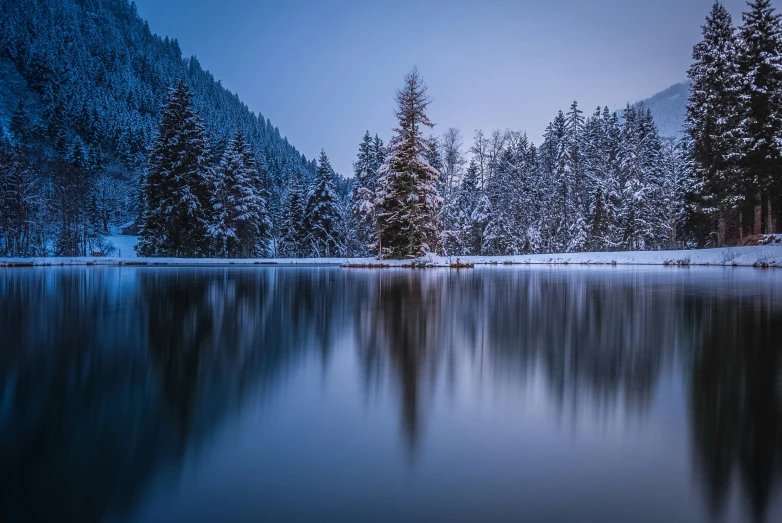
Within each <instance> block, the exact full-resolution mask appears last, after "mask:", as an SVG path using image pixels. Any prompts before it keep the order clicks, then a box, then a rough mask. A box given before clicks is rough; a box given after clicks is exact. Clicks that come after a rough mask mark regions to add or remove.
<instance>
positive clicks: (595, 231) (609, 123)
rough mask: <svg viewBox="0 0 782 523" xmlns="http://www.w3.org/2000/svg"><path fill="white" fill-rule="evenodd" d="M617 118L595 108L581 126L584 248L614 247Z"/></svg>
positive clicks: (616, 185)
mask: <svg viewBox="0 0 782 523" xmlns="http://www.w3.org/2000/svg"><path fill="white" fill-rule="evenodd" d="M620 133H621V130H620V127H619V118H618V116H617V114H616V113H611V112H610V111H609V110H608V107H605V108H604V109H601V108H600V107H598V108H597V110H596V111H595V113H594V115H593V116H592V117H591V118H590V119H589V121H588V122H587V123H586V126H585V150H584V171H585V180H584V181H585V183H586V185H587V190H586V194H587V205H586V207H587V222H588V231H589V240H588V245H587V249H589V250H591V251H603V250H608V249H612V248H615V247H616V246H617V241H616V230H617V220H618V218H617V217H618V208H619V201H620V195H619V187H618V177H619V163H618V157H619V142H620Z"/></svg>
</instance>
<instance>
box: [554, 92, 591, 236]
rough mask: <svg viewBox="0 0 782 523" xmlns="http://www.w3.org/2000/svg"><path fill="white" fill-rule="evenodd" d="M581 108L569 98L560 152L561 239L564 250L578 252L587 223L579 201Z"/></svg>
mask: <svg viewBox="0 0 782 523" xmlns="http://www.w3.org/2000/svg"><path fill="white" fill-rule="evenodd" d="M583 114H584V112H583V111H582V110H581V109H579V108H578V102H575V101H574V102H573V103H572V104H571V106H570V110H569V111H568V113H567V116H566V121H567V123H566V127H565V129H566V130H565V139H564V141H563V146H562V148H561V154H562V155H563V156H564V158H563V161H562V167H563V170H562V174H561V176H562V179H561V182H560V183H562V184H563V187H562V190H563V192H564V198H565V208H564V210H565V214H564V219H565V221H566V227H567V234H566V236H565V238H563V240H564V245H565V250H566V252H578V251H582V250H583V249H584V246H585V245H586V242H587V225H586V219H585V217H584V204H583V194H582V191H583V183H582V182H583V176H584V173H583V169H582V167H583V166H582V163H583V161H582V160H583V159H582V154H583V149H584V116H583Z"/></svg>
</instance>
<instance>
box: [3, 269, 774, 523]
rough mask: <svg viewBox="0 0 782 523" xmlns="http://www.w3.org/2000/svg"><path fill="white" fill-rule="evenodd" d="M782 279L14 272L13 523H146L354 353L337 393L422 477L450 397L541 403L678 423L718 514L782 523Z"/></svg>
mask: <svg viewBox="0 0 782 523" xmlns="http://www.w3.org/2000/svg"><path fill="white" fill-rule="evenodd" d="M781 279H782V278H781V277H780V276H779V275H778V274H777V273H761V272H754V271H749V270H735V271H730V270H726V271H723V270H715V271H710V270H702V271H696V270H692V271H686V270H666V271H663V270H641V271H628V270H616V269H592V270H585V269H577V268H559V269H501V268H497V269H492V270H476V271H468V272H464V271H462V272H456V271H390V270H389V271H363V270H351V271H348V270H340V269H325V268H306V269H294V268H263V269H242V268H208V269H206V268H203V269H198V268H178V269H170V268H159V269H155V268H105V269H104V268H88V269H79V268H75V269H67V268H64V269H44V270H7V271H3V272H2V273H0V300H2V301H1V305H2V307H1V308H0V339H2V340H3V350H2V351H0V465H2V468H3V471H4V472H5V474H3V475H2V479H0V519H2V520H7V521H18V520H26V521H52V520H63V521H82V522H89V521H102V520H106V519H110V518H120V519H122V518H125V517H130V516H131V515H132V514H134V513H135V511H136V510H137V507H138V506H139V505H140V504H142V503H143V500H144V498H145V497H147V496H148V495H149V493H150V489H153V488H155V487H153V485H155V484H158V483H160V481H161V478H165V477H177V476H178V475H179V474H181V471H182V469H183V465H184V463H186V462H187V461H188V460H195V461H198V460H199V459H201V458H203V457H206V455H208V454H209V453H210V452H212V451H211V450H210V449H211V447H210V444H211V442H212V441H213V439H214V434H215V433H217V432H218V431H219V429H220V427H221V426H223V425H225V423H226V420H228V419H231V418H234V417H242V416H243V414H242V412H243V410H242V409H243V406H244V405H246V404H247V403H248V400H250V399H252V400H257V399H258V398H267V399H268V401H271V402H274V401H275V397H274V394H275V391H276V390H277V389H278V388H279V387H280V386H281V385H282V384H287V385H291V384H292V385H293V386H294V387H296V386H299V385H301V386H302V387H303V386H306V384H305V383H301V384H300V383H299V382H298V381H297V380H300V379H301V378H300V377H299V375H298V374H297V373H296V370H297V369H298V368H300V367H302V366H304V365H305V362H306V361H310V360H312V359H313V358H314V359H315V361H317V362H318V364H319V365H320V366H321V367H322V368H323V369H324V371H323V376H324V379H328V378H327V377H328V376H329V375H330V374H328V372H327V369H329V368H331V367H333V366H344V365H345V363H344V359H340V358H338V357H337V356H338V355H339V354H342V353H346V352H347V353H350V354H353V355H354V356H355V359H356V361H357V363H358V370H359V372H358V375H356V376H348V377H347V378H346V377H345V369H341V370H342V371H343V372H342V374H341V375H342V378H341V379H353V380H356V381H358V382H359V383H360V384H361V386H360V389H359V390H362V391H363V393H364V394H365V395H367V397H369V396H372V395H379V396H383V397H385V395H388V397H389V398H392V403H393V404H394V405H396V407H395V408H396V413H397V416H398V421H396V423H397V425H398V427H399V428H400V431H401V441H402V442H403V444H404V447H405V448H406V449H407V453H408V455H409V457H410V459H411V460H412V462H413V463H415V462H416V461H419V460H424V461H425V459H426V454H425V453H426V448H425V447H424V446H423V445H422V442H423V441H425V440H426V438H427V432H428V431H429V430H430V429H434V426H433V425H435V424H437V423H438V421H437V420H438V419H439V418H438V416H437V412H438V405H439V404H440V403H438V399H442V397H444V396H447V397H451V398H456V399H454V400H452V401H455V402H457V403H458V402H459V401H464V400H460V399H459V398H463V397H464V396H465V395H467V396H468V397H470V396H474V395H476V394H481V391H482V390H488V391H492V390H500V389H501V390H508V389H509V388H510V389H514V388H515V389H514V390H516V389H517V394H525V390H526V389H528V388H529V387H530V386H531V385H530V384H532V383H541V384H542V386H543V390H544V399H543V401H544V405H545V408H546V409H547V410H548V411H550V412H552V413H555V415H556V417H558V418H559V419H560V420H564V421H565V422H566V426H573V425H578V424H580V423H581V424H585V425H586V426H587V427H588V428H587V429H586V430H592V429H591V427H594V426H595V425H594V424H595V423H598V424H599V423H600V422H601V421H600V420H605V419H607V418H610V417H612V416H614V417H616V416H617V415H620V419H623V420H625V421H624V422H623V423H627V424H629V423H630V421H629V420H630V419H646V420H649V421H648V422H649V423H655V424H657V423H659V418H654V417H653V416H652V414H651V413H652V411H654V410H655V409H657V410H663V411H666V412H667V411H671V412H672V414H670V416H671V417H673V416H675V412H676V405H678V404H681V406H682V409H684V410H683V412H685V413H686V418H687V420H688V423H689V427H688V426H687V425H683V428H679V427H678V426H676V425H675V424H673V425H672V426H670V427H664V428H665V429H667V430H670V431H672V432H674V433H677V431H681V432H682V433H681V434H680V435H678V436H680V437H678V439H680V440H682V441H689V442H690V445H691V451H690V456H691V460H692V471H693V475H694V477H695V478H697V483H698V484H699V485H700V490H701V492H702V493H703V498H704V500H705V503H704V505H705V507H706V511H705V513H706V514H708V515H709V516H710V517H713V518H718V517H722V516H725V517H728V518H730V517H733V516H735V514H734V513H732V512H731V510H730V507H729V501H728V500H729V499H730V496H731V493H732V488H733V487H734V486H735V485H738V486H739V489H740V493H741V497H742V499H743V504H744V506H745V509H744V511H743V512H740V513H739V516H736V517H738V518H740V519H736V520H742V519H743V518H751V519H753V520H755V521H764V520H766V519H767V518H768V516H769V510H770V509H771V507H779V497H780V494H779V490H778V487H779V479H780V471H782V467H781V466H780V465H782V463H781V461H782V452H780V450H782V425H781V423H782V408H781V403H782V376H780V372H782V361H780V351H781V349H780V341H779V339H780V337H779V329H780V326H782V290H781V289H782V285H780V283H782V281H780V280H781ZM346 368H347V367H346ZM338 370H340V369H338ZM678 390H683V393H682V394H681V395H678V396H677V394H678V393H677V391H678ZM460 394H461V395H460ZM660 398H667V400H665V401H664V400H662V399H660ZM671 398H673V399H671ZM276 401H278V402H279V403H280V408H282V409H285V408H287V405H286V403H285V400H284V399H279V400H276ZM459 407H460V405H458V404H457V405H456V407H452V408H459ZM313 423H314V422H313ZM559 427H560V430H561V429H562V427H563V425H561V424H560V425H559ZM317 428H318V427H312V429H313V430H317ZM552 430H554V429H552ZM452 437H454V438H458V437H459V435H458V434H457V435H455V436H452ZM596 437H600V436H599V434H598V435H597V436H596ZM337 444H338V443H337ZM346 444H347V443H346ZM380 450H381V449H378V452H380ZM530 451H532V450H530ZM476 452H484V453H487V456H486V457H487V458H489V457H491V456H490V455H489V454H490V453H491V451H490V450H486V449H485V448H484V449H482V450H481V449H476ZM496 452H498V453H499V452H503V451H500V450H498V451H496ZM504 452H508V450H507V449H506V450H505V451H504ZM513 452H518V453H523V452H525V449H514V451H513ZM670 459H672V460H673V459H676V458H675V456H674V453H673V452H672V453H671V458H670ZM299 466H300V467H302V468H305V467H307V463H306V462H302V463H300V464H299ZM543 466H545V464H544V465H543ZM606 466H608V465H606ZM614 466H616V465H614ZM625 466H626V467H628V468H632V467H634V466H636V467H639V466H641V465H639V464H633V463H627V464H625ZM583 472H584V473H585V474H587V476H588V473H589V472H592V471H590V470H585V471H583ZM497 481H500V479H499V478H498V479H497ZM461 495H462V496H464V497H465V498H470V497H474V496H476V495H479V494H475V493H471V492H470V491H465V492H462V493H461ZM563 495H567V492H564V493H563ZM605 496H606V497H607V499H610V496H611V493H605ZM552 502H553V500H552ZM691 503H699V502H697V501H696V500H692V501H691ZM517 508H518V510H521V509H520V508H519V507H517ZM690 508H691V507H690ZM684 513H688V514H691V513H692V512H686V511H684V512H682V514H684ZM504 515H505V516H508V517H510V516H512V515H513V514H504ZM515 515H517V516H518V514H515ZM681 517H682V520H683V521H684V520H686V518H685V517H684V516H681ZM617 518H618V516H617ZM618 520H619V519H617V521H618Z"/></svg>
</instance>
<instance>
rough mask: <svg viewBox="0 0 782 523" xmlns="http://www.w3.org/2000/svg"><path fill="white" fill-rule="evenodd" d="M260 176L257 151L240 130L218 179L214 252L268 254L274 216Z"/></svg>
mask: <svg viewBox="0 0 782 523" xmlns="http://www.w3.org/2000/svg"><path fill="white" fill-rule="evenodd" d="M258 176H259V172H258V166H257V163H256V161H255V155H254V154H253V152H252V151H251V150H250V148H249V145H248V144H247V139H246V138H245V136H244V133H242V132H241V131H237V133H236V135H235V136H234V138H233V140H232V141H231V143H230V144H228V146H227V148H226V150H225V153H224V154H223V159H222V161H221V162H220V167H219V168H218V169H217V172H216V175H215V180H214V192H213V194H212V197H211V208H212V211H211V219H210V223H209V226H208V228H207V231H208V233H209V235H210V236H211V237H212V239H213V241H214V246H213V249H212V252H213V255H215V256H218V257H227V258H254V257H258V256H266V255H268V250H269V242H270V240H271V220H270V219H269V216H268V213H267V211H266V201H265V199H264V198H263V196H262V194H261V193H260V191H261V188H260V185H259V184H257V183H256V182H255V180H256V178H257V177H258Z"/></svg>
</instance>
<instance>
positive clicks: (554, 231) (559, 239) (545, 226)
mask: <svg viewBox="0 0 782 523" xmlns="http://www.w3.org/2000/svg"><path fill="white" fill-rule="evenodd" d="M566 131H567V121H566V119H565V114H564V113H563V112H562V111H559V113H557V116H556V118H555V119H554V121H553V122H552V123H551V124H549V125H548V126H547V127H546V132H545V133H544V135H543V146H542V147H541V151H540V153H541V154H540V156H541V158H540V169H541V172H540V180H539V184H538V190H539V194H540V196H541V200H542V201H541V208H542V211H541V216H540V222H539V223H540V230H541V236H542V237H543V239H544V244H543V246H542V248H543V250H544V251H546V252H562V251H563V250H564V248H565V242H564V241H563V238H564V237H565V235H566V234H567V231H566V223H565V222H564V216H565V202H566V199H567V187H566V185H565V183H564V178H563V176H562V171H563V170H564V166H563V165H562V161H561V160H563V158H564V155H563V154H562V152H563V150H564V144H563V141H564V139H565V133H566Z"/></svg>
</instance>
